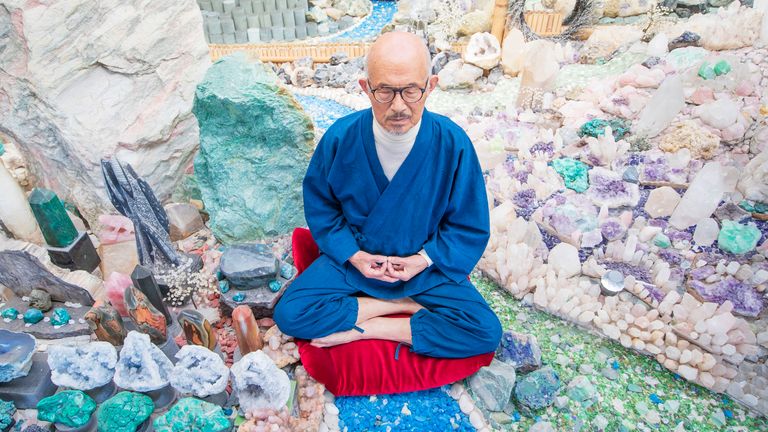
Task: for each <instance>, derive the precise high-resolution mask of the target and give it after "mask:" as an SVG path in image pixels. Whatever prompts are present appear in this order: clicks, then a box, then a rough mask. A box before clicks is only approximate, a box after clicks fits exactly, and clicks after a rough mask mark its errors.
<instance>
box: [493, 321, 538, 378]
mask: <svg viewBox="0 0 768 432" xmlns="http://www.w3.org/2000/svg"><path fill="white" fill-rule="evenodd" d="M496 358H497V359H499V360H500V361H502V362H504V363H509V364H511V365H512V366H514V367H515V371H516V372H523V373H526V372H531V371H534V370H536V369H538V368H540V367H541V348H539V343H538V342H537V341H536V337H535V336H533V335H526V334H522V333H515V332H513V331H505V332H504V334H503V335H502V336H501V343H500V344H499V347H498V348H497V349H496Z"/></svg>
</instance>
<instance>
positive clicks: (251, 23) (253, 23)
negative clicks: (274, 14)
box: [248, 15, 261, 29]
mask: <svg viewBox="0 0 768 432" xmlns="http://www.w3.org/2000/svg"><path fill="white" fill-rule="evenodd" d="M259 27H261V22H260V21H259V17H258V16H257V15H248V28H249V29H253V28H259Z"/></svg>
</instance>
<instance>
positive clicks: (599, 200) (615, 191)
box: [587, 167, 640, 208]
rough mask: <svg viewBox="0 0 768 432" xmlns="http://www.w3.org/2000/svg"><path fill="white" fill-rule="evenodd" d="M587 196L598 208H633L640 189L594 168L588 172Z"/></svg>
mask: <svg viewBox="0 0 768 432" xmlns="http://www.w3.org/2000/svg"><path fill="white" fill-rule="evenodd" d="M587 196H588V197H589V198H590V199H591V200H592V202H593V203H595V205H597V206H598V207H602V206H608V207H609V208H614V207H623V206H628V207H634V206H636V205H637V202H638V201H639V200H640V189H639V187H638V186H637V185H636V184H634V183H628V182H626V181H624V180H623V179H622V178H621V175H619V174H618V173H615V172H613V171H611V170H608V169H605V168H601V167H595V168H592V169H591V170H589V189H587Z"/></svg>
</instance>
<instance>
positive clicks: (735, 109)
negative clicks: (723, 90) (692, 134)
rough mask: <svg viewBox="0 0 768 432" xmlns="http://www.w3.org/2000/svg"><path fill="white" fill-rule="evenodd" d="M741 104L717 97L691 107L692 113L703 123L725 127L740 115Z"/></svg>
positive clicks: (714, 126) (715, 126)
mask: <svg viewBox="0 0 768 432" xmlns="http://www.w3.org/2000/svg"><path fill="white" fill-rule="evenodd" d="M740 113H741V105H740V104H739V103H738V102H736V101H733V100H730V99H727V98H724V99H718V100H716V101H714V102H710V103H707V104H704V105H700V106H698V107H696V108H694V109H693V114H694V115H695V116H697V117H699V118H700V119H701V121H702V122H704V124H706V125H708V126H712V127H713V128H715V129H725V128H727V127H728V126H731V125H732V124H734V123H736V121H737V120H738V119H739V116H740V115H741V114H740Z"/></svg>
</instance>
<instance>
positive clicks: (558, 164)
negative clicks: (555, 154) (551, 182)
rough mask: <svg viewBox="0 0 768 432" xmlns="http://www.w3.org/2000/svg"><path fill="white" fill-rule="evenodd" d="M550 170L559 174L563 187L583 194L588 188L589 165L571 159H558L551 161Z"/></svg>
mask: <svg viewBox="0 0 768 432" xmlns="http://www.w3.org/2000/svg"><path fill="white" fill-rule="evenodd" d="M552 168H554V169H555V171H557V173H558V174H560V177H562V178H563V181H564V182H565V187H567V188H568V189H572V190H575V191H576V192H584V191H586V190H587V188H588V187H589V176H588V174H587V173H588V171H589V165H587V164H585V163H584V162H582V161H579V160H576V159H572V158H559V159H555V160H553V161H552Z"/></svg>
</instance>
